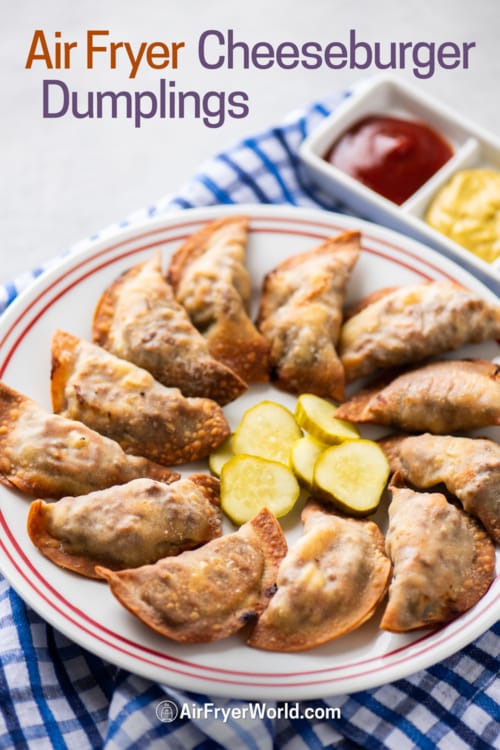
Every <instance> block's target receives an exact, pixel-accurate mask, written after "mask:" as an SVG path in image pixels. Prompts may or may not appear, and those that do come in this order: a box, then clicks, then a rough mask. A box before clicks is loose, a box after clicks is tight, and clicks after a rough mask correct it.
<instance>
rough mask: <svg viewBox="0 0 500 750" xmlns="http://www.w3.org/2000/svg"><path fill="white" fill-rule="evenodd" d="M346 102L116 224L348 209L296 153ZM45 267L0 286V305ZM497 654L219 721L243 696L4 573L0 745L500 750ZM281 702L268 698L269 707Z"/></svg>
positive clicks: (497, 631)
mask: <svg viewBox="0 0 500 750" xmlns="http://www.w3.org/2000/svg"><path fill="white" fill-rule="evenodd" d="M340 98H341V96H337V97H332V98H330V99H329V100H325V101H324V102H322V103H320V104H316V105H314V106H312V107H310V108H309V109H308V110H307V111H305V112H300V113H296V114H295V115H294V116H293V117H290V118H289V119H288V120H287V121H286V122H285V123H284V124H283V125H281V126H279V127H275V128H272V129H271V130H268V131H266V132H264V133H262V134H260V135H257V136H255V137H252V138H247V139H246V140H244V141H242V142H241V143H238V144H237V145H235V146H234V147H233V148H230V149H228V150H227V151H225V152H224V153H222V154H219V155H218V156H216V157H214V158H213V159H212V160H210V161H209V162H208V163H206V164H204V165H202V167H201V169H200V171H199V172H198V174H196V175H195V176H194V177H193V178H192V179H191V180H190V181H189V182H188V183H187V184H186V185H185V186H184V187H183V188H182V189H181V190H180V191H179V193H178V194H177V195H175V196H168V197H166V198H164V199H163V200H161V201H159V202H158V203H157V204H155V205H154V206H152V207H150V208H149V209H146V210H145V211H141V212H138V213H137V214H136V215H134V216H132V217H129V219H127V221H126V222H124V223H122V224H121V225H120V227H122V226H124V224H125V225H132V224H134V223H136V222H144V221H145V220H146V219H147V218H148V217H154V216H157V215H160V214H162V213H166V212H168V211H171V210H178V209H179V208H188V207H194V206H207V205H214V204H220V203H225V204H227V203H287V204H292V205H297V206H315V207H323V208H331V209H332V208H333V209H335V210H337V211H342V210H343V209H342V207H341V206H339V205H338V204H334V203H333V202H332V201H331V199H328V198H327V197H326V196H324V195H321V194H320V193H319V192H318V191H315V190H314V189H313V188H312V187H311V186H310V185H308V184H307V183H306V182H305V181H304V178H303V176H302V175H301V172H300V169H299V164H298V159H297V150H298V147H299V144H300V143H301V141H302V140H303V138H304V136H305V135H307V133H308V132H309V131H310V130H311V129H312V128H313V127H314V126H315V125H316V124H318V123H319V122H320V121H321V120H322V119H323V118H324V117H325V116H326V115H327V114H329V112H330V111H331V110H332V109H333V108H334V107H335V106H336V105H337V104H338V102H339V100H340ZM118 228H119V227H118V226H117V229H118ZM107 231H109V230H107ZM93 239H97V237H96V238H92V239H90V240H89V241H88V243H89V246H91V244H92V241H93ZM79 248H81V244H80V245H79ZM70 252H71V251H70ZM54 262H57V260H54V261H51V262H50V263H49V264H47V265H52V264H53V263H54ZM45 267H46V266H45ZM42 270H43V267H41V268H39V269H36V270H35V271H33V272H31V273H30V274H25V275H24V276H23V277H21V278H19V279H17V280H16V281H15V282H13V283H11V284H8V285H6V286H5V287H3V288H0V311H1V310H3V309H4V308H5V307H6V306H7V305H8V304H9V303H10V302H11V301H12V299H14V297H15V296H17V294H18V293H19V292H20V291H21V289H22V288H24V287H26V286H27V285H28V284H29V283H31V282H32V280H33V277H35V276H37V275H39V274H40V273H41V271H42ZM499 654H500V626H499V625H498V624H497V626H496V627H493V628H492V629H491V630H489V631H488V632H486V633H484V634H483V635H482V636H481V637H480V638H478V639H477V640H476V641H475V642H474V643H472V644H470V645H469V646H467V647H466V648H464V649H463V650H462V651H460V652H458V653H456V654H455V655H453V656H451V657H449V658H448V659H446V660H445V661H443V662H441V663H439V664H436V665H435V666H433V667H431V668H430V669H426V670H424V671H421V672H418V673H416V674H414V675H412V676H411V677H408V678H407V679H402V680H398V681H397V682H394V683H391V684H388V685H385V686H383V687H379V688H375V689H371V690H365V691H362V692H358V693H355V694H353V695H340V696H335V697H332V698H328V697H326V698H324V699H322V700H316V701H308V702H304V703H303V704H302V706H301V709H304V708H306V707H317V708H319V709H321V708H323V709H324V708H325V707H327V706H329V707H335V708H337V709H339V711H338V713H339V714H340V716H341V717H340V718H335V719H330V720H322V719H320V718H315V719H305V718H300V719H298V718H297V719H295V718H290V717H288V718H287V717H286V716H283V715H279V713H278V716H279V718H276V719H272V718H270V717H269V716H268V717H267V718H265V719H260V718H250V717H249V716H248V715H247V717H246V718H244V719H239V720H237V719H236V718H231V719H230V720H229V721H227V722H223V721H222V720H221V718H219V717H218V716H217V717H216V716H215V715H214V714H215V711H212V713H210V712H208V713H207V712H206V706H207V705H208V704H209V705H210V706H212V707H213V706H215V707H219V708H221V709H222V708H225V709H227V708H231V709H232V708H237V707H241V708H245V702H244V701H236V700H227V699H219V698H215V697H211V696H205V695H200V694H193V693H181V692H179V691H177V690H173V689H171V688H169V687H168V686H167V685H158V684H155V683H152V682H148V681H147V680H145V679H143V678H140V677H137V676H135V675H132V674H129V673H128V672H125V671H124V670H123V669H119V668H117V667H115V666H112V665H110V664H108V663H106V662H105V661H103V660H102V659H100V658H98V657H97V656H94V655H92V654H91V653H88V652H87V651H85V650H84V649H82V648H81V647H80V646H77V645H76V644H74V643H72V642H71V641H69V640H68V639H67V638H66V637H65V636H63V635H61V634H60V633H59V632H58V631H56V630H54V628H53V627H51V626H50V625H48V624H47V623H46V622H44V621H43V620H42V619H41V618H40V617H39V616H38V615H37V614H36V613H35V612H33V611H32V610H31V609H30V608H29V607H28V606H27V605H26V604H25V603H24V602H23V601H22V600H21V599H20V598H19V597H18V596H17V594H16V593H15V592H14V591H13V590H12V589H11V588H10V587H9V585H8V583H7V582H6V581H5V580H3V579H1V577H0V750H2V749H5V748H9V749H10V748H15V750H23V749H26V750H46V749H48V748H56V749H57V750H59V749H60V750H62V749H63V748H70V750H87V748H88V749H89V750H96V749H98V748H103V749H104V750H136V749H137V750H160V749H161V748H179V750H181V749H182V750H189V749H190V748H192V749H194V748H196V749H197V750H211V749H212V748H228V750H239V749H240V748H249V749H250V748H251V749H252V750H268V749H271V748H283V749H286V750H299V749H300V750H305V749H307V748H313V749H314V748H326V747H328V748H337V750H355V749H357V748H360V749H361V748H362V749H363V750H381V749H382V748H384V749H385V748H389V749H394V750H412V749H413V750H434V749H435V748H440V750H470V749H471V748H474V749H475V750H491V749H492V748H500V739H499V727H500V723H499V720H500V708H499V697H500V695H499V693H500V690H499V681H498V675H497V673H498V665H499V662H498V656H499ZM165 701H167V703H164V702H165ZM168 701H173V702H174V703H175V704H176V706H182V705H183V704H186V703H188V704H189V705H191V706H199V708H200V716H202V717H203V718H200V719H196V718H192V716H193V714H194V711H193V712H192V713H191V718H189V719H188V718H181V717H178V718H177V719H175V720H173V721H169V722H167V721H165V720H164V721H160V719H159V715H160V716H161V710H160V709H161V708H162V706H166V707H167V708H168V706H169V705H171V704H168ZM278 705H279V704H271V703H270V702H267V707H268V708H269V707H272V706H278ZM243 713H244V712H243ZM323 715H324V712H323ZM219 716H220V712H219ZM316 716H320V712H319V711H318V712H316Z"/></svg>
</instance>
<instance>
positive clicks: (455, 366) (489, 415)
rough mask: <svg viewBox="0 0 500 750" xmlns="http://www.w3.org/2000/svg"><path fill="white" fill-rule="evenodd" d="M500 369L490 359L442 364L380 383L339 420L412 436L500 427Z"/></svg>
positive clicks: (356, 397)
mask: <svg viewBox="0 0 500 750" xmlns="http://www.w3.org/2000/svg"><path fill="white" fill-rule="evenodd" d="M499 373H500V369H499V367H498V365H496V364H494V363H493V362H489V361H488V360H443V361H442V362H433V363H431V364H428V365H425V366H424V367H419V368H417V369H415V370H410V371H408V372H405V373H403V374H402V375H399V376H398V377H396V378H394V380H392V381H390V382H389V383H387V382H377V383H375V384H373V385H371V386H368V387H367V388H365V389H363V390H361V391H360V392H359V393H357V394H356V395H354V396H353V397H352V398H351V399H350V400H349V401H346V402H345V403H344V404H341V406H339V408H338V410H337V411H336V413H335V416H336V417H338V418H339V419H347V420H352V421H353V422H368V423H373V424H380V425H389V426H393V427H398V428H399V429H401V430H405V431H407V432H433V433H435V434H446V433H449V432H456V431H464V430H473V429H475V428H477V427H486V426H488V425H497V424H500V375H499Z"/></svg>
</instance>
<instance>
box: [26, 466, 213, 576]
mask: <svg viewBox="0 0 500 750" xmlns="http://www.w3.org/2000/svg"><path fill="white" fill-rule="evenodd" d="M28 533H29V536H30V538H31V541H32V542H33V544H34V545H35V546H36V547H38V549H39V550H40V551H41V552H42V553H43V554H44V555H45V556H46V557H48V558H49V560H52V562H54V563H56V564H57V565H60V566H61V567H62V568H67V569H69V570H73V571H75V572H76V573H80V574H81V575H84V576H88V577H89V578H98V575H97V574H96V572H95V566H96V565H105V566H107V568H109V569H111V570H120V569H123V568H136V567H138V566H140V565H147V564H150V563H154V562H156V561H157V560H159V559H160V558H162V557H166V556H167V555H177V554H179V553H180V552H183V551H184V550H187V549H193V548H195V547H199V546H200V545H201V544H204V543H205V542H208V541H210V540H211V539H215V538H216V537H218V536H220V534H221V514H220V509H219V482H218V480H217V479H215V478H214V477H210V476H208V475H207V474H193V475H191V476H190V477H183V478H181V479H178V480H177V481H175V482H172V483H171V484H164V483H163V482H157V481H155V480H153V479H133V480H132V481H130V482H127V483H126V484H121V485H118V486H116V487H110V488H108V489H106V490H97V491H96V492H91V493H89V494H88V495H81V496H79V497H65V498H62V499H61V500H59V501H57V502H53V503H46V502H44V501H43V500H35V501H34V502H33V503H32V504H31V507H30V510H29V514H28Z"/></svg>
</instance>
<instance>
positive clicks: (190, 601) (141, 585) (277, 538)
mask: <svg viewBox="0 0 500 750" xmlns="http://www.w3.org/2000/svg"><path fill="white" fill-rule="evenodd" d="M285 553H286V541H285V537H284V536H283V532H282V531H281V527H280V525H279V523H278V521H277V520H276V519H275V518H274V516H273V515H272V513H271V512H270V511H269V510H268V509H267V508H263V509H262V510H261V511H260V512H259V513H258V514H257V515H256V516H255V517H254V518H253V519H252V520H251V521H248V522H247V523H245V524H244V525H243V526H241V527H240V529H239V530H238V531H236V532H234V533H233V534H226V535H225V536H222V537H220V538H219V539H214V540H213V541H211V542H208V543H207V544H205V545H204V546H203V547H200V548H199V549H197V550H192V551H188V552H182V553H181V554H180V555H178V556H177V557H166V558H164V559H163V560H159V561H158V562H157V563H155V564H154V565H145V566H143V567H141V568H136V569H134V570H122V571H120V572H118V573H113V572H112V571H110V570H106V569H103V568H100V567H98V568H97V569H96V572H97V573H98V574H99V575H101V576H102V577H103V578H106V579H107V580H108V582H109V585H110V587H111V591H112V592H113V594H114V595H115V596H116V598H117V599H118V600H119V601H120V602H121V603H122V604H123V606H124V607H126V608H127V609H128V610H130V612H132V614H134V615H136V616H137V617H138V618H139V619H140V620H142V622H144V623H145V624H146V625H148V626H149V627H150V628H152V629H153V630H155V631H157V632H158V633H161V635H165V636H167V637H168V638H172V639H173V640H175V641H182V642H184V643H207V642H209V641H215V640H218V639H219V638H225V637H226V636H229V635H231V634H232V633H235V632H236V631H237V630H240V628H242V627H243V626H244V625H246V624H247V623H248V622H251V621H252V620H253V619H254V618H255V617H256V616H257V615H258V614H260V612H262V610H263V609H264V608H265V607H266V606H267V603H268V601H269V598H270V597H271V596H272V594H273V593H274V586H275V583H276V574H277V571H278V566H279V563H280V561H281V559H282V558H283V556H284V555H285Z"/></svg>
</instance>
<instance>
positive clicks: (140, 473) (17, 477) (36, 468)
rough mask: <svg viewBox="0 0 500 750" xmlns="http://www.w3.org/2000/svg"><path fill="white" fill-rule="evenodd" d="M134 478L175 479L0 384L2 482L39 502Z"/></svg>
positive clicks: (98, 435) (0, 475)
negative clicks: (39, 500)
mask: <svg viewBox="0 0 500 750" xmlns="http://www.w3.org/2000/svg"><path fill="white" fill-rule="evenodd" d="M137 477H150V478H152V479H158V480H159V481H161V482H167V483H168V482H171V481H173V480H174V479H178V478H179V474H178V473H176V472H173V471H171V470H170V469H167V467H166V466H160V465H159V464H155V463H153V462H152V461H149V460H148V459H147V458H143V457H142V456H130V455H128V454H126V453H125V452H124V451H123V449H122V448H121V447H120V446H119V445H118V443H116V442H115V441H114V440H111V439H110V438H107V437H104V436H103V435H100V434H99V433H97V432H94V430H91V429H90V428H89V427H87V426H86V425H84V424H82V422H78V421H76V420H72V419H66V417H61V416H60V415H59V414H50V413H49V412H47V411H45V409H43V408H42V407H41V406H40V405H39V404H37V403H36V402H35V401H33V400H32V399H31V398H28V397H27V396H24V395H22V394H21V393H18V392H17V391H15V390H14V389H12V388H9V386H7V385H6V384H5V383H0V481H2V482H3V483H4V484H6V485H8V486H10V487H15V488H17V489H19V490H21V491H22V492H25V493H27V494H28V495H32V496H34V497H37V498H46V497H52V498H59V497H64V495H84V494H86V493H87V492H92V491H93V490H99V489H104V488H105V487H111V486H112V485H114V484H124V483H125V482H129V481H130V480H131V479H136V478H137Z"/></svg>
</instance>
